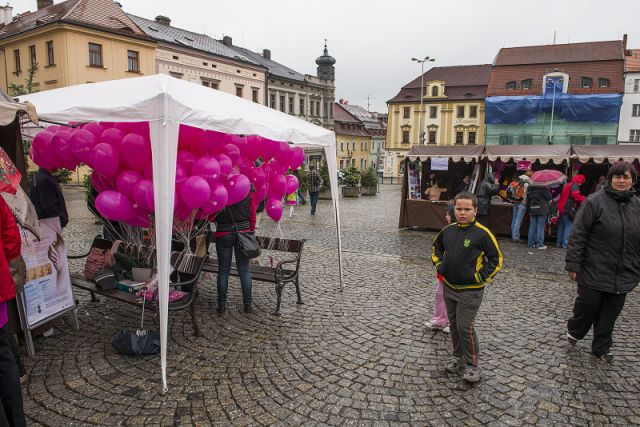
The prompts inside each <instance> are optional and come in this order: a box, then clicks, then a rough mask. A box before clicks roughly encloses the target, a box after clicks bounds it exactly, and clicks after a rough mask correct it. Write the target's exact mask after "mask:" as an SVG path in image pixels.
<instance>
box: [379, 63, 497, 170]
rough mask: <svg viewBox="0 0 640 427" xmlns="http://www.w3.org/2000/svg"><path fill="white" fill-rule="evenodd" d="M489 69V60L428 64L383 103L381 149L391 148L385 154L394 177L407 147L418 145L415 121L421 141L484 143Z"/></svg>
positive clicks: (452, 143) (457, 143) (445, 143)
mask: <svg viewBox="0 0 640 427" xmlns="http://www.w3.org/2000/svg"><path fill="white" fill-rule="evenodd" d="M490 73H491V65H465V66H453V67H434V68H431V69H430V70H429V71H427V72H426V73H425V74H424V76H422V78H421V76H418V77H417V78H416V79H414V80H413V81H411V82H410V83H408V84H407V85H405V86H403V87H402V89H400V92H399V93H398V94H397V95H396V96H395V97H394V98H393V99H391V100H389V101H388V102H387V106H388V108H389V122H388V126H387V153H393V154H392V155H389V154H387V156H388V157H392V158H393V171H394V176H400V175H401V172H402V171H401V165H402V159H404V155H405V154H406V153H407V152H408V151H409V149H410V148H411V146H413V145H416V144H420V134H421V132H420V125H421V124H422V135H424V136H423V138H424V139H423V141H422V143H423V144H427V145H429V144H431V145H467V144H484V98H485V96H486V93H487V85H488V84H489V74H490ZM421 89H422V94H421V93H420V92H421ZM421 96H422V114H420V97H421ZM387 161H388V160H387Z"/></svg>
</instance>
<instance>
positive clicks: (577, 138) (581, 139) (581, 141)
mask: <svg viewBox="0 0 640 427" xmlns="http://www.w3.org/2000/svg"><path fill="white" fill-rule="evenodd" d="M569 143H570V144H573V145H586V144H587V137H586V136H584V135H571V136H570V137H569Z"/></svg>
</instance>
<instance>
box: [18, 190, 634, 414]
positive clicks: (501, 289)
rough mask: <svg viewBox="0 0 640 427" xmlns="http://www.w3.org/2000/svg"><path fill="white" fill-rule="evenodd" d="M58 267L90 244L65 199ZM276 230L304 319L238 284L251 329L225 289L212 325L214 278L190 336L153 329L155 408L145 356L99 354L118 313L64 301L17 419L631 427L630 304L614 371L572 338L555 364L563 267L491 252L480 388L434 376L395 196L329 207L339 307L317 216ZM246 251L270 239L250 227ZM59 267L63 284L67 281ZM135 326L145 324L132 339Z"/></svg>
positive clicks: (428, 283)
mask: <svg viewBox="0 0 640 427" xmlns="http://www.w3.org/2000/svg"><path fill="white" fill-rule="evenodd" d="M65 191H66V194H67V197H68V203H69V206H70V212H71V213H72V218H73V219H72V220H71V222H70V224H69V226H68V228H67V230H66V232H65V234H66V239H67V249H68V252H69V253H80V252H82V251H83V250H86V248H87V246H88V245H89V243H90V241H91V239H92V237H93V236H94V235H95V234H97V233H98V230H99V227H98V226H96V225H95V224H94V221H93V219H92V218H91V216H90V215H89V214H88V213H87V212H86V209H85V207H84V202H83V194H82V191H81V190H78V189H73V188H71V189H69V188H68V189H66V190H65ZM308 206H309V205H306V206H299V207H297V208H296V215H295V217H294V218H291V219H290V218H288V217H286V216H285V217H284V218H283V220H282V222H281V225H280V228H281V230H282V232H283V233H284V235H285V237H292V238H302V237H305V238H307V244H306V246H305V249H304V253H303V261H302V269H301V274H302V278H301V286H302V296H303V299H304V301H305V304H304V305H297V304H296V298H295V291H294V289H293V288H292V287H288V288H285V291H284V296H283V306H282V316H280V317H276V316H274V315H273V314H272V313H273V311H274V308H275V291H274V288H273V286H272V285H270V284H266V283H260V282H254V285H253V298H254V304H255V307H254V312H253V313H252V314H245V313H243V311H242V300H241V295H240V286H239V282H238V280H237V279H233V278H232V279H231V283H230V287H229V298H230V300H229V311H228V312H227V313H226V314H225V315H224V316H219V315H217V314H216V312H215V305H213V306H212V305H211V304H212V303H214V302H215V277H213V276H207V277H205V278H204V280H202V282H201V294H200V298H199V301H198V306H197V315H198V319H199V322H200V324H201V327H202V330H203V333H204V337H201V338H196V337H194V336H193V333H192V327H191V322H190V319H189V315H188V313H183V312H179V313H175V314H173V315H172V317H171V318H170V321H169V328H170V331H169V350H168V373H169V384H170V390H169V392H168V393H167V395H165V396H161V395H160V394H159V392H160V364H159V357H139V358H132V357H124V356H120V355H118V354H117V353H116V352H115V351H114V350H113V348H112V347H111V339H112V338H113V336H114V335H115V334H116V333H117V332H118V331H119V330H120V329H122V328H136V327H137V325H139V320H140V317H139V316H140V313H139V310H137V309H136V308H134V307H130V306H126V305H123V304H121V303H117V302H115V301H111V300H107V299H105V298H100V302H98V303H92V302H91V301H90V297H89V294H88V293H84V292H79V291H76V296H77V298H78V299H79V300H80V307H79V317H80V325H81V328H80V330H79V331H74V330H73V328H72V327H71V322H70V319H69V318H66V317H65V318H63V319H60V320H58V321H56V322H54V324H55V334H54V336H53V337H50V338H44V337H39V338H37V339H36V351H37V354H36V356H35V357H29V358H25V361H26V364H27V367H28V371H29V379H30V381H29V383H28V385H26V386H25V388H24V394H25V396H24V398H25V412H26V414H27V416H28V419H29V421H30V423H31V424H32V425H56V426H58V425H59V426H69V425H202V426H204V425H237V426H244V425H376V426H378V425H380V426H382V425H401V424H412V425H484V424H490V425H532V424H534V425H568V424H571V425H605V424H606V425H609V424H625V425H628V424H640V368H639V362H640V344H639V338H640V327H639V326H638V325H639V324H640V314H639V313H640V298H639V296H640V295H639V292H638V291H637V290H636V291H634V292H633V293H632V294H630V295H629V297H628V298H627V303H626V306H625V309H624V310H623V312H622V315H621V316H620V319H619V322H618V324H617V326H616V330H615V333H614V346H613V352H614V353H615V355H616V361H615V363H614V364H613V365H607V364H604V363H603V362H600V361H597V360H595V359H594V358H593V357H592V356H591V354H590V351H589V350H590V346H589V344H590V339H591V334H589V335H588V336H587V337H586V339H585V340H584V341H583V342H580V343H579V344H578V345H577V347H576V348H570V347H569V345H568V344H567V342H566V340H565V338H564V334H565V332H566V329H565V322H566V319H567V318H568V317H569V316H570V314H571V308H572V303H573V299H574V296H575V284H574V283H573V282H570V281H569V280H568V278H567V277H566V276H565V274H564V273H563V268H564V262H563V259H564V251H563V250H561V249H556V248H549V249H548V250H546V251H531V250H527V248H526V245H522V244H514V243H511V241H509V240H506V239H499V243H500V246H501V249H502V251H503V253H504V257H505V265H504V267H503V270H502V272H501V273H500V274H498V276H497V278H496V280H494V282H493V284H492V285H491V286H490V287H489V288H488V289H487V291H486V293H485V298H484V302H483V304H482V307H481V309H480V313H479V316H478V319H477V329H478V334H479V339H480V344H481V356H480V360H481V366H482V368H483V381H482V382H481V383H480V384H479V385H478V386H476V387H470V386H468V385H465V384H463V383H462V381H461V379H460V377H459V376H458V375H452V374H446V373H445V371H444V369H443V366H444V364H445V363H446V362H447V361H448V360H449V354H450V349H449V347H450V341H449V336H448V335H446V334H443V333H436V332H432V331H429V330H426V329H425V327H424V322H425V321H427V320H429V319H430V316H431V315H432V313H433V300H434V291H435V283H436V282H435V273H434V269H433V267H432V266H431V262H430V254H431V242H432V239H433V238H434V236H435V234H434V233H433V232H427V231H415V230H398V229H397V224H398V214H399V209H400V186H398V185H383V186H381V192H380V193H379V194H378V195H377V196H375V197H360V198H358V199H341V209H342V212H341V218H342V226H343V229H342V236H343V244H344V253H343V259H344V280H345V290H344V291H343V292H340V290H339V281H338V268H337V265H338V262H337V253H336V245H337V244H336V233H335V227H334V225H333V216H332V215H333V213H332V210H331V202H330V201H320V204H319V206H318V215H316V216H310V215H309V210H308ZM260 225H261V227H260V229H259V230H258V233H259V234H261V233H262V234H268V235H275V234H276V233H277V230H275V226H274V223H273V222H272V221H270V220H269V219H268V218H267V217H266V216H264V217H263V218H262V222H261V224H260ZM72 268H77V269H79V268H81V265H79V264H74V265H73V267H72ZM148 326H150V324H148Z"/></svg>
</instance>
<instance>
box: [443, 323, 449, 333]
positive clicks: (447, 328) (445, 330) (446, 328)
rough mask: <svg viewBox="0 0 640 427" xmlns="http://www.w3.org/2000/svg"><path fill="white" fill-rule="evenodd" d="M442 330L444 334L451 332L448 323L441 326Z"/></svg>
mask: <svg viewBox="0 0 640 427" xmlns="http://www.w3.org/2000/svg"><path fill="white" fill-rule="evenodd" d="M442 332H444V333H445V334H448V333H450V332H451V329H450V328H449V325H447V326H445V327H444V328H442Z"/></svg>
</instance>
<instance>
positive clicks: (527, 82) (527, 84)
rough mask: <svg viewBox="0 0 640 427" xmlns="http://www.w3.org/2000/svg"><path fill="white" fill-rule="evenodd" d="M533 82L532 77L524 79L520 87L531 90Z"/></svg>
mask: <svg viewBox="0 0 640 427" xmlns="http://www.w3.org/2000/svg"><path fill="white" fill-rule="evenodd" d="M531 83H532V81H531V79H526V80H523V81H522V82H521V83H520V87H521V88H522V90H529V89H531Z"/></svg>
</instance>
